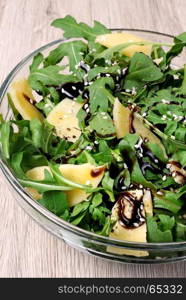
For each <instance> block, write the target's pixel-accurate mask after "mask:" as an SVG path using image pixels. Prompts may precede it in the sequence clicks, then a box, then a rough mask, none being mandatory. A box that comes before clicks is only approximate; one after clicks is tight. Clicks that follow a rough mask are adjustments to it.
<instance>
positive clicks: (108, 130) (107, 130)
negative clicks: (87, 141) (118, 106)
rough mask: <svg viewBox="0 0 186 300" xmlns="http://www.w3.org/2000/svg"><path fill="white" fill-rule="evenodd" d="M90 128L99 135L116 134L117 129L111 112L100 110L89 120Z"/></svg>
mask: <svg viewBox="0 0 186 300" xmlns="http://www.w3.org/2000/svg"><path fill="white" fill-rule="evenodd" d="M89 125H90V128H91V129H92V130H95V131H96V133H97V135H98V136H99V137H108V136H115V134H116V130H115V127H114V124H113V121H112V119H111V117H110V116H109V114H107V113H105V112H98V113H97V114H96V116H95V117H93V119H92V120H91V121H90V122H89Z"/></svg>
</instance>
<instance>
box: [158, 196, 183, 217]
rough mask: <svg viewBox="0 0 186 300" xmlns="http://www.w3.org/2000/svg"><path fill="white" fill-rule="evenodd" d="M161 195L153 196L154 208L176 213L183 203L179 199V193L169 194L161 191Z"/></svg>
mask: <svg viewBox="0 0 186 300" xmlns="http://www.w3.org/2000/svg"><path fill="white" fill-rule="evenodd" d="M162 192H163V195H162V196H160V195H157V194H156V195H155V196H154V200H153V201H154V207H156V208H163V209H167V210H169V211H171V212H173V213H175V214H176V213H177V212H178V211H179V210H180V209H181V207H182V205H183V202H182V201H181V200H180V199H179V198H180V196H181V193H180V194H179V193H178V192H177V193H174V192H170V191H163V190H162Z"/></svg>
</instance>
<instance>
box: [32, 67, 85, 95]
mask: <svg viewBox="0 0 186 300" xmlns="http://www.w3.org/2000/svg"><path fill="white" fill-rule="evenodd" d="M63 69H64V67H61V66H57V65H55V66H48V67H46V68H43V69H37V70H35V71H34V72H32V73H30V75H29V78H28V80H29V84H30V86H31V88H32V89H34V90H38V89H39V90H40V85H38V82H39V84H43V85H44V86H48V85H49V86H52V85H54V86H58V85H60V84H62V83H66V82H76V81H78V80H79V79H78V78H77V77H76V76H74V75H68V74H67V75H65V74H61V73H60V71H62V70H63Z"/></svg>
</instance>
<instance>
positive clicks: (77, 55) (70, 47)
mask: <svg viewBox="0 0 186 300" xmlns="http://www.w3.org/2000/svg"><path fill="white" fill-rule="evenodd" d="M86 50H87V45H86V44H85V43H83V42H82V41H71V42H66V43H62V44H60V45H59V46H58V47H57V48H56V49H54V50H52V51H51V52H50V54H49V56H48V57H47V58H46V59H45V67H47V66H49V65H56V64H57V63H59V62H60V61H61V60H62V59H63V58H64V57H65V56H67V57H68V59H69V67H70V71H72V72H73V74H75V75H77V76H78V77H79V78H80V79H81V78H82V77H83V75H84V71H83V70H82V69H80V68H79V67H78V65H79V63H80V62H81V61H83V53H84V52H86Z"/></svg>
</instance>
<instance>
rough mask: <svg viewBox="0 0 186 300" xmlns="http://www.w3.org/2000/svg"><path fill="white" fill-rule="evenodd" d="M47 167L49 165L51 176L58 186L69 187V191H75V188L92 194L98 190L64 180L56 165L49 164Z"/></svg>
mask: <svg viewBox="0 0 186 300" xmlns="http://www.w3.org/2000/svg"><path fill="white" fill-rule="evenodd" d="M49 165H50V169H51V171H52V174H53V176H54V178H56V180H57V182H58V183H59V184H63V185H66V186H69V187H70V189H76V188H77V189H81V190H85V191H87V192H88V193H92V192H94V191H97V190H98V189H99V188H92V186H91V185H85V184H79V183H76V182H74V181H71V180H69V179H67V178H65V177H64V176H63V175H62V174H61V172H60V171H59V168H58V166H57V165H54V164H49Z"/></svg>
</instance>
